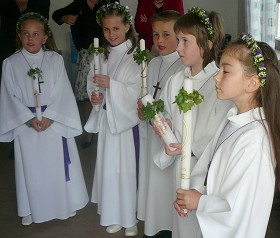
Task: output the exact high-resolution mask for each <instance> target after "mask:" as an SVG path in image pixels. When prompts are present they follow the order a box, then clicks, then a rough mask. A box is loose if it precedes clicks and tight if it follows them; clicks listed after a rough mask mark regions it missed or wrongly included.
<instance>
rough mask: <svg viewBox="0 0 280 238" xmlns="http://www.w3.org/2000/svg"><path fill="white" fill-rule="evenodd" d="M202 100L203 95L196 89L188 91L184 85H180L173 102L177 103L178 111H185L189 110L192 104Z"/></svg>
mask: <svg viewBox="0 0 280 238" xmlns="http://www.w3.org/2000/svg"><path fill="white" fill-rule="evenodd" d="M203 100H204V96H203V95H201V94H200V93H199V92H198V91H196V90H193V92H192V93H188V92H187V91H186V90H185V89H184V87H182V88H181V89H180V91H179V93H178V95H177V96H176V97H175V101H174V102H173V103H176V104H177V105H178V107H179V110H180V112H181V111H183V112H184V113H185V112H187V111H189V110H191V109H192V107H193V106H195V105H198V104H200V103H201V102H202V101H203Z"/></svg>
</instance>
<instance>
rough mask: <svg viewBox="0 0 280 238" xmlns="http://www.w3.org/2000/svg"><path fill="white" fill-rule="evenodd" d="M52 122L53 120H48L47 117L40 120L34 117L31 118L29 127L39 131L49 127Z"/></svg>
mask: <svg viewBox="0 0 280 238" xmlns="http://www.w3.org/2000/svg"><path fill="white" fill-rule="evenodd" d="M52 123H53V120H50V119H49V118H46V117H43V118H42V120H41V121H40V120H39V119H38V118H37V117H34V118H33V119H31V122H30V127H32V128H33V129H34V130H36V131H37V132H41V131H45V130H46V129H47V128H49V127H50V126H51V124H52Z"/></svg>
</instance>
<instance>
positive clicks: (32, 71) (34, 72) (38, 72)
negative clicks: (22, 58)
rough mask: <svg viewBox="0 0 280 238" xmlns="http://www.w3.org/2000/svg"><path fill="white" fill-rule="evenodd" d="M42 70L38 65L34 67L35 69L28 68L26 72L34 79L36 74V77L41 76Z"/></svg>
mask: <svg viewBox="0 0 280 238" xmlns="http://www.w3.org/2000/svg"><path fill="white" fill-rule="evenodd" d="M42 74H43V71H42V70H41V69H39V68H38V67H36V68H35V69H30V70H29V71H28V72H27V75H28V76H29V77H30V78H32V79H34V80H35V79H36V75H38V78H40V77H42Z"/></svg>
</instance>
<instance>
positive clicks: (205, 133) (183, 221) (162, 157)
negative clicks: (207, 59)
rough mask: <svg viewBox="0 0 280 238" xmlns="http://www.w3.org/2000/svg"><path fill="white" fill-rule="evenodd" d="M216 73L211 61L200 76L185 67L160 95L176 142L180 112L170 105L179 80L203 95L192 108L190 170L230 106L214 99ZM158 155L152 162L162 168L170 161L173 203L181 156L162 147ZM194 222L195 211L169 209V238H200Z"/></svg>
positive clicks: (178, 86) (227, 102) (178, 85)
mask: <svg viewBox="0 0 280 238" xmlns="http://www.w3.org/2000/svg"><path fill="white" fill-rule="evenodd" d="M217 72H218V68H217V66H216V64H215V62H211V63H210V64H208V65H207V66H206V67H205V68H204V69H203V70H202V71H201V72H200V73H198V74H197V75H195V76H191V72H190V69H189V68H186V69H185V70H184V71H181V72H179V73H177V74H175V75H174V76H173V77H171V78H170V79H169V80H168V81H167V83H166V85H165V87H164V90H163V92H162V94H161V96H160V98H161V99H163V100H164V102H165V110H166V114H165V117H166V118H169V119H170V120H171V122H172V126H173V131H174V133H175V136H176V137H177V139H178V141H181V140H182V138H181V137H182V113H180V112H179V109H178V106H177V105H176V104H173V102H174V101H175V96H177V94H178V92H179V90H180V89H181V88H182V87H183V80H184V79H185V78H186V77H189V78H191V79H192V80H193V88H194V89H195V90H198V91H199V93H200V94H202V95H203V96H204V101H203V102H202V103H201V104H199V105H198V106H195V107H194V108H193V109H192V118H193V119H192V120H193V125H192V152H193V154H194V155H195V156H193V157H192V167H193V166H194V165H195V163H196V162H197V158H199V157H200V156H201V154H202V152H203V151H204V149H205V148H206V146H207V144H208V143H209V141H210V140H211V139H212V137H213V136H214V135H215V133H216V131H217V128H218V126H219V125H220V123H221V121H222V120H223V119H224V118H225V117H226V113H227V112H228V110H229V108H231V107H232V103H231V102H229V101H221V100H219V99H217V97H216V90H215V82H214V79H213V77H214V75H215V74H216V73H217ZM158 153H159V155H158V156H155V157H154V159H155V163H156V164H157V165H158V166H159V167H160V168H162V169H165V168H167V167H168V166H170V165H172V164H173V163H174V162H175V164H174V165H172V166H174V172H173V175H174V179H173V200H172V201H170V202H171V203H173V201H174V200H175V198H176V189H178V188H180V186H181V184H180V178H181V156H176V157H174V156H168V155H166V153H165V151H164V148H163V147H162V148H161V149H160V150H159V151H158ZM200 236H201V232H200V230H199V225H198V221H197V218H196V213H195V211H193V212H191V213H189V214H188V218H182V217H180V216H179V215H178V214H177V212H176V210H175V209H173V226H172V237H174V238H185V237H190V238H196V237H200Z"/></svg>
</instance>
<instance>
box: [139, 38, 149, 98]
mask: <svg viewBox="0 0 280 238" xmlns="http://www.w3.org/2000/svg"><path fill="white" fill-rule="evenodd" d="M145 48H146V47H145V40H144V39H141V40H140V50H141V51H143V50H145ZM141 77H142V96H145V95H147V93H148V91H147V62H145V61H144V60H143V61H142V63H141Z"/></svg>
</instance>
